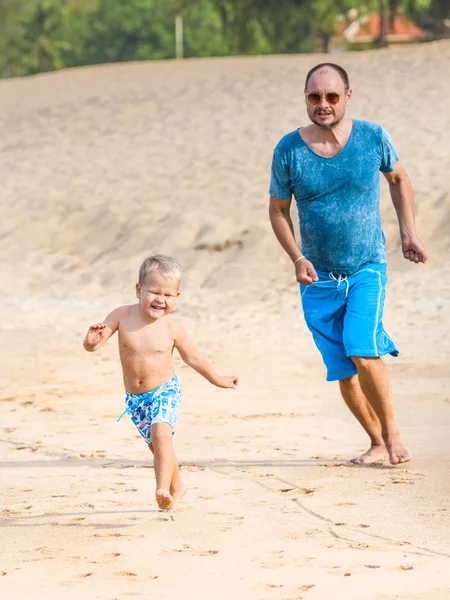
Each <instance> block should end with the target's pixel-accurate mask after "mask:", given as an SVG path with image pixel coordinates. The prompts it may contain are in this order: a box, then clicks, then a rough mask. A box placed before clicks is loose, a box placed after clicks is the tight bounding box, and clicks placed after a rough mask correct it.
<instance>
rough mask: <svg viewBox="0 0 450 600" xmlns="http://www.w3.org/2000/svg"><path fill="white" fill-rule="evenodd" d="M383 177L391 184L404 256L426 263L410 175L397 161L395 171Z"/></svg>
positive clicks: (390, 188)
mask: <svg viewBox="0 0 450 600" xmlns="http://www.w3.org/2000/svg"><path fill="white" fill-rule="evenodd" d="M383 175H384V176H385V177H386V179H387V181H388V183H389V191H390V193H391V198H392V203H393V205H394V207H395V211H396V213H397V218H398V224H399V226H400V236H401V239H402V251H403V256H404V257H405V258H406V259H408V260H410V261H411V262H415V263H420V262H421V263H425V262H426V261H427V258H428V257H427V254H426V252H425V248H424V247H423V244H422V242H421V241H420V240H419V238H418V237H417V234H416V224H415V217H414V192H413V188H412V185H411V181H410V179H409V177H408V174H407V173H406V171H405V169H404V168H403V166H402V164H401V163H400V161H397V163H396V164H395V166H394V170H393V171H391V172H389V173H383Z"/></svg>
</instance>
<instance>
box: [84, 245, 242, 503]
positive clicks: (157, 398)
mask: <svg viewBox="0 0 450 600" xmlns="http://www.w3.org/2000/svg"><path fill="white" fill-rule="evenodd" d="M180 279H181V268H180V265H179V264H178V262H177V261H176V260H175V259H173V258H171V257H169V256H164V255H161V254H155V255H153V256H149V257H148V258H147V259H146V260H145V261H144V262H143V263H142V265H141V267H140V269H139V283H137V284H136V296H137V299H138V302H137V304H132V305H128V306H121V307H119V308H116V309H115V310H113V311H112V312H111V313H110V314H109V315H108V316H107V317H106V319H105V320H104V321H103V323H99V324H96V325H91V327H89V330H88V332H87V334H86V337H85V339H84V341H83V347H84V348H85V350H87V351H88V352H94V351H95V350H98V349H99V348H100V347H101V346H103V344H104V343H105V342H106V341H107V340H108V339H109V338H110V337H111V336H112V335H113V334H114V333H115V332H116V331H118V332H119V354H120V360H121V363H122V370H123V380H124V384H125V390H126V398H125V412H124V413H123V414H125V413H128V414H129V415H130V416H131V419H132V421H133V423H134V424H135V425H136V427H137V429H138V431H139V433H140V434H141V436H142V437H143V438H144V440H145V441H146V442H147V444H148V445H149V447H150V450H151V451H152V452H153V454H154V469H155V477H156V502H157V503H158V506H159V508H160V509H162V510H169V511H170V512H172V511H174V510H175V509H176V508H177V506H178V504H179V502H180V500H181V497H182V496H183V494H184V492H185V487H184V485H183V483H182V481H181V478H180V472H179V469H178V462H177V458H176V456H175V452H174V449H173V442H172V435H173V433H174V431H173V430H174V428H175V424H176V422H177V418H178V409H179V406H180V400H181V386H180V383H179V381H178V378H177V376H176V375H175V371H174V368H173V364H172V352H173V349H174V348H176V349H177V350H178V352H179V353H180V356H181V358H182V359H183V361H184V362H185V363H186V364H188V365H189V366H190V367H192V368H193V369H195V370H196V371H197V372H198V373H200V375H203V377H205V379H207V380H208V381H209V382H210V383H212V384H214V385H216V386H217V387H221V388H236V387H237V385H238V383H239V380H238V378H237V377H234V376H227V377H224V376H221V375H219V374H218V373H216V371H214V369H213V368H212V366H211V365H210V364H209V362H208V361H207V359H206V358H205V357H204V356H203V355H202V354H201V353H200V352H199V350H197V348H196V347H195V346H194V345H193V343H192V342H191V341H190V339H189V337H188V334H187V332H186V330H185V329H184V327H183V326H182V325H180V324H179V323H177V321H176V320H175V319H174V317H173V316H172V315H171V312H172V310H173V308H174V306H175V303H176V300H177V298H178V296H179V295H180V291H179V287H180ZM122 416H123V415H122ZM120 418H121V417H119V419H120Z"/></svg>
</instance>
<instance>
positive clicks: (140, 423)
mask: <svg viewBox="0 0 450 600" xmlns="http://www.w3.org/2000/svg"><path fill="white" fill-rule="evenodd" d="M180 402H181V385H180V382H179V381H178V377H177V376H175V377H172V379H169V381H166V382H165V383H163V384H162V385H160V386H159V387H157V388H155V389H153V390H150V391H149V392H145V393H143V394H130V393H128V392H127V393H126V397H125V410H124V412H123V413H122V414H121V415H120V417H119V418H118V419H117V420H118V421H120V419H121V418H122V417H123V416H124V415H125V414H126V413H128V414H129V415H130V417H131V420H132V421H133V423H134V424H135V425H136V427H137V430H138V431H139V433H140V434H141V436H142V437H143V438H144V440H145V441H146V442H147V444H150V442H151V441H152V431H151V430H152V425H153V423H167V425H170V426H171V427H172V429H173V430H174V429H175V425H176V423H177V420H178V411H179V408H180ZM174 433H175V431H172V434H174Z"/></svg>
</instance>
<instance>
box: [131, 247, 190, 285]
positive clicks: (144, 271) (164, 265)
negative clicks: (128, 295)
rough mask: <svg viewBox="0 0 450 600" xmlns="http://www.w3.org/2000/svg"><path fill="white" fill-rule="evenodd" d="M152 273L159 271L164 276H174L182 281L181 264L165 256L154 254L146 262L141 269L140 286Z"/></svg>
mask: <svg viewBox="0 0 450 600" xmlns="http://www.w3.org/2000/svg"><path fill="white" fill-rule="evenodd" d="M152 271H159V272H160V273H162V274H163V275H173V276H174V277H176V278H177V279H181V267H180V263H179V262H178V261H177V260H175V259H174V258H172V257H171V256H167V255H165V254H152V255H151V256H148V257H147V258H146V259H145V260H144V262H143V263H142V265H141V266H140V269H139V284H140V285H142V284H143V283H145V280H146V279H147V277H148V275H149V274H150V273H151V272H152Z"/></svg>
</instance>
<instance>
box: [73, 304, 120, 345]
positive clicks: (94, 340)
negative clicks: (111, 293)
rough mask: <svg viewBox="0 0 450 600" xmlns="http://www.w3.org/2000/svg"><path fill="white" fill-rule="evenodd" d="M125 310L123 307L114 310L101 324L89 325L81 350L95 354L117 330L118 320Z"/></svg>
mask: <svg viewBox="0 0 450 600" xmlns="http://www.w3.org/2000/svg"><path fill="white" fill-rule="evenodd" d="M125 309H126V307H124V306H121V307H120V308H116V309H115V310H113V311H112V312H111V313H110V314H109V315H108V316H107V317H106V319H105V320H104V321H103V323H96V324H95V325H91V326H90V327H89V329H88V332H87V334H86V337H85V338H84V340H83V348H84V349H85V350H87V351H88V352H95V351H96V350H98V349H99V348H101V347H102V346H103V344H104V343H105V342H107V341H108V340H109V338H110V337H111V336H112V335H113V334H114V333H115V332H116V331H117V329H118V328H119V323H120V319H121V317H122V315H123V312H124V310H125Z"/></svg>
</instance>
